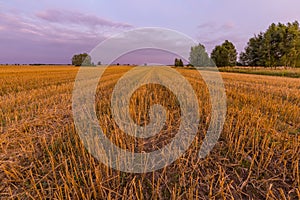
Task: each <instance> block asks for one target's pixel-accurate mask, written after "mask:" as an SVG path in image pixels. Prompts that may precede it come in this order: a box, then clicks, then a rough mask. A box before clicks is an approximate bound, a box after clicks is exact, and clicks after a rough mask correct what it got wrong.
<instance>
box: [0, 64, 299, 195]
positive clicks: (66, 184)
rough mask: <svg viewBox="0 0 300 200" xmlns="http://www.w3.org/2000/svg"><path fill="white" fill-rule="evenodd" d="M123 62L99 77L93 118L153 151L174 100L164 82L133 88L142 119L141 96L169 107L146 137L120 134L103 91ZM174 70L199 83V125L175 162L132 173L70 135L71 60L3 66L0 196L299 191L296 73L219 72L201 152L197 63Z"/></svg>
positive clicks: (123, 139)
mask: <svg viewBox="0 0 300 200" xmlns="http://www.w3.org/2000/svg"><path fill="white" fill-rule="evenodd" d="M130 69H131V68H130V67H110V68H109V69H108V70H107V71H106V72H105V74H104V76H103V77H102V78H101V81H100V83H101V84H100V85H99V88H98V94H99V95H100V96H101V97H105V98H101V99H102V100H101V101H99V100H98V101H97V102H96V103H97V110H98V116H99V117H101V119H102V120H101V121H100V122H99V123H100V125H101V126H102V127H103V129H105V130H106V131H105V133H106V134H107V136H108V137H109V138H110V140H112V141H113V142H114V143H116V144H117V145H119V146H120V147H122V148H124V149H127V150H131V151H142V150H143V151H152V150H154V149H156V148H159V147H161V146H163V145H165V143H167V142H169V141H170V139H171V138H172V137H173V136H174V134H176V130H177V128H178V119H179V116H180V115H179V112H178V109H179V107H178V105H177V104H176V98H175V97H174V96H173V95H172V94H170V92H169V91H168V90H166V89H165V88H163V87H159V86H157V85H148V86H144V87H142V88H140V89H139V90H137V91H136V92H135V93H134V95H133V97H132V101H131V103H132V105H131V108H130V110H131V112H132V116H133V118H134V120H135V121H136V122H137V123H139V124H143V123H144V122H145V121H147V119H148V115H147V109H145V108H146V107H147V104H151V103H154V102H161V103H162V104H165V106H168V116H169V118H168V119H169V120H168V121H167V122H166V124H167V125H168V126H166V129H165V130H163V131H162V132H161V133H159V134H158V135H157V137H154V138H150V139H149V140H135V139H134V138H130V137H127V136H126V134H124V133H122V132H121V131H120V130H118V127H116V126H115V124H114V122H113V119H111V117H110V116H111V115H110V114H111V113H110V109H109V101H110V99H109V98H110V94H111V92H112V89H113V86H114V85H115V84H116V82H117V80H118V79H119V78H120V77H121V76H122V75H123V74H124V73H125V72H127V71H128V70H130ZM177 70H178V71H179V72H180V73H182V74H183V75H184V76H185V77H186V78H187V80H189V81H190V83H191V84H192V86H193V88H194V90H195V91H196V92H197V95H198V99H199V105H200V115H201V124H200V125H199V134H198V136H197V138H196V139H195V141H194V142H193V144H192V145H191V147H190V149H189V150H188V151H187V152H186V153H185V155H184V156H182V157H181V158H180V159H178V160H177V161H176V162H174V163H173V164H172V165H170V166H168V167H165V168H164V169H161V170H159V171H156V172H153V173H146V174H129V173H124V172H119V171H116V170H113V169H110V168H107V167H106V166H104V165H103V164H101V163H99V162H98V161H97V160H96V159H94V158H93V157H92V156H91V155H90V154H89V153H88V152H87V151H86V150H85V148H84V147H83V145H82V143H81V142H80V139H79V137H78V135H77V134H76V131H75V127H74V123H73V118H72V109H71V104H72V102H71V98H72V89H73V84H74V80H75V77H76V73H77V71H78V68H76V67H71V66H68V67H62V66H59V67H46V66H44V67H32V66H31V67H29V66H26V67H20V66H18V67H17V66H12V67H8V66H0V105H1V110H0V180H1V183H0V198H13V199H44V198H50V199H95V198H98V199H150V198H151V199H197V198H198V199H208V198H211V199H230V198H235V199H248V198H252V199H266V198H267V199H299V198H300V189H299V188H300V177H299V176H300V175H299V173H300V172H299V166H300V165H299V157H300V134H299V133H300V79H295V78H283V77H272V76H258V75H247V74H236V73H223V74H222V76H223V79H224V81H225V87H226V92H227V98H228V99H227V103H228V113H227V117H226V122H225V125H224V130H223V133H222V135H221V138H220V139H219V142H218V144H217V145H216V146H215V148H214V149H213V151H212V152H211V154H210V155H209V156H208V157H206V158H205V159H201V160H198V157H197V156H198V154H197V152H198V150H199V148H200V145H201V142H202V139H203V136H204V135H203V134H204V133H205V130H206V129H207V124H208V122H209V121H210V102H209V98H208V91H207V88H206V87H205V83H204V82H203V81H202V80H201V78H199V77H198V76H197V74H196V73H197V71H195V70H186V69H177ZM149 94H151V95H149ZM150 96H151V97H150ZM142 97H146V100H145V101H144V100H141V99H143V98H142ZM148 97H149V98H148ZM144 99H145V98H144ZM166 99H169V101H170V102H171V103H170V102H169V104H167V103H168V102H165V100H166Z"/></svg>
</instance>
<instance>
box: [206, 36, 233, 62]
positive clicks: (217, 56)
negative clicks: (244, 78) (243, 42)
mask: <svg viewBox="0 0 300 200" xmlns="http://www.w3.org/2000/svg"><path fill="white" fill-rule="evenodd" d="M211 59H212V60H213V61H214V62H215V63H216V65H217V66H218V67H225V66H235V65H236V63H237V61H236V60H237V51H236V48H235V46H234V45H233V43H232V42H230V41H228V40H225V42H224V43H223V44H222V45H218V46H216V47H215V48H214V49H213V51H212V53H211Z"/></svg>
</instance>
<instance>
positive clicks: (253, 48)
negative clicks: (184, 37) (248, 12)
mask: <svg viewBox="0 0 300 200" xmlns="http://www.w3.org/2000/svg"><path fill="white" fill-rule="evenodd" d="M237 55H238V53H237V50H236V48H235V46H234V44H233V43H232V42H230V41H228V40H225V42H224V43H222V44H221V45H217V46H216V47H215V48H214V49H213V50H212V52H211V55H210V58H209V56H208V54H207V53H206V50H205V46H204V45H202V44H199V45H197V46H195V47H192V48H191V51H190V58H189V62H190V64H191V65H194V66H211V65H212V63H211V61H213V62H214V64H215V65H216V66H218V67H224V66H236V65H241V66H263V67H275V68H276V67H278V66H284V67H300V28H299V23H298V21H295V22H293V23H287V24H282V23H278V24H275V23H273V24H271V25H270V26H269V28H268V29H267V30H266V31H265V32H261V33H259V34H258V35H254V37H252V38H250V39H249V41H248V43H247V46H246V48H245V50H244V51H243V52H241V54H240V56H239V62H238V61H237V60H238V56H237ZM210 60H211V61H210Z"/></svg>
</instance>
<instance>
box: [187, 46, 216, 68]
mask: <svg viewBox="0 0 300 200" xmlns="http://www.w3.org/2000/svg"><path fill="white" fill-rule="evenodd" d="M189 62H190V65H193V66H194V67H206V66H213V63H212V62H211V60H210V58H209V56H208V54H207V52H206V50H205V46H204V45H202V44H198V45H197V46H193V47H191V51H190V57H189Z"/></svg>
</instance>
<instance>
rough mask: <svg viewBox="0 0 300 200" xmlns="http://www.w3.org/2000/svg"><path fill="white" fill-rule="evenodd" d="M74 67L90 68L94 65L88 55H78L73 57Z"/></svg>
mask: <svg viewBox="0 0 300 200" xmlns="http://www.w3.org/2000/svg"><path fill="white" fill-rule="evenodd" d="M72 65H75V66H81V65H82V66H90V65H92V58H91V56H90V55H88V54H87V53H82V54H77V55H74V56H73V57H72Z"/></svg>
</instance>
